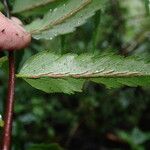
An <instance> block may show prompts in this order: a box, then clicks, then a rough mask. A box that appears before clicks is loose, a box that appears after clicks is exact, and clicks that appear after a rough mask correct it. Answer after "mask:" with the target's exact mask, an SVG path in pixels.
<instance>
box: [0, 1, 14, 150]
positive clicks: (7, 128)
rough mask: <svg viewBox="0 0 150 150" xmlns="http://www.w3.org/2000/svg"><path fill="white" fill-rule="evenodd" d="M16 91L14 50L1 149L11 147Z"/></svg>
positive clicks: (5, 149) (8, 12)
mask: <svg viewBox="0 0 150 150" xmlns="http://www.w3.org/2000/svg"><path fill="white" fill-rule="evenodd" d="M3 4H4V6H5V11H6V14H7V17H8V18H10V10H9V7H8V1H7V0H3ZM14 91H15V59H14V52H13V51H10V52H9V80H8V93H7V101H6V110H5V116H4V130H3V136H2V146H1V150H10V149H11V134H12V122H13V108H14Z"/></svg>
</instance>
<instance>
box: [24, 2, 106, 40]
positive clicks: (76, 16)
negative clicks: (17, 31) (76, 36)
mask: <svg viewBox="0 0 150 150" xmlns="http://www.w3.org/2000/svg"><path fill="white" fill-rule="evenodd" d="M103 7H104V2H103V1H102V0H69V1H67V2H66V3H64V5H59V6H58V7H57V8H55V9H54V10H53V11H49V12H48V13H47V14H46V15H45V16H44V17H43V19H37V20H35V21H33V22H32V23H31V24H29V25H27V26H26V29H27V30H28V31H29V32H31V33H32V35H33V37H34V38H35V39H52V38H54V37H56V36H58V35H62V34H67V33H70V32H73V31H74V30H75V28H76V27H79V26H81V25H82V24H84V23H85V22H86V21H87V19H88V18H90V17H91V16H93V15H94V14H95V12H96V11H97V10H99V9H103Z"/></svg>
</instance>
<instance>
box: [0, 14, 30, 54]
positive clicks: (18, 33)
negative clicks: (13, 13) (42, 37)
mask: <svg viewBox="0 0 150 150" xmlns="http://www.w3.org/2000/svg"><path fill="white" fill-rule="evenodd" d="M30 42H31V34H30V33H28V32H27V31H26V30H25V29H24V28H23V27H22V22H21V21H20V20H19V19H18V18H14V17H13V18H12V19H9V18H7V17H5V16H4V15H3V14H2V13H1V12H0V51H3V50H7V51H13V50H20V49H23V48H26V47H27V46H28V45H29V44H30Z"/></svg>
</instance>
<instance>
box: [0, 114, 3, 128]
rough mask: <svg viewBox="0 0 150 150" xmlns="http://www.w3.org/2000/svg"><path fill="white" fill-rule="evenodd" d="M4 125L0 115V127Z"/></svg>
mask: <svg viewBox="0 0 150 150" xmlns="http://www.w3.org/2000/svg"><path fill="white" fill-rule="evenodd" d="M3 126H4V121H3V120H2V116H1V115H0V127H3Z"/></svg>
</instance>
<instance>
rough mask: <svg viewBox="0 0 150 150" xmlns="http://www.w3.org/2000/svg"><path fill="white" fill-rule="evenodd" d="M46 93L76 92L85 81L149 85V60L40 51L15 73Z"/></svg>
mask: <svg viewBox="0 0 150 150" xmlns="http://www.w3.org/2000/svg"><path fill="white" fill-rule="evenodd" d="M17 76H18V77H20V78H23V79H24V80H25V81H26V82H28V83H29V84H30V85H31V86H33V87H35V88H37V89H39V90H42V91H45V92H47V93H53V92H54V93H55V92H64V93H68V94H71V93H74V92H80V91H81V90H82V86H83V85H84V82H85V81H87V80H90V81H93V82H96V83H100V84H104V85H106V86H107V87H109V88H112V87H115V88H116V87H120V86H123V85H127V86H131V87H134V86H150V63H146V62H144V61H142V60H140V59H137V58H134V57H129V58H123V57H121V56H116V55H114V54H101V55H97V54H95V55H94V54H82V55H76V54H66V55H63V56H61V55H56V54H54V53H51V52H48V51H46V52H41V53H39V54H37V55H35V56H33V57H31V58H30V59H29V60H28V61H27V62H26V63H25V64H24V66H23V67H22V69H21V71H20V73H19V74H18V75H17Z"/></svg>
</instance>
